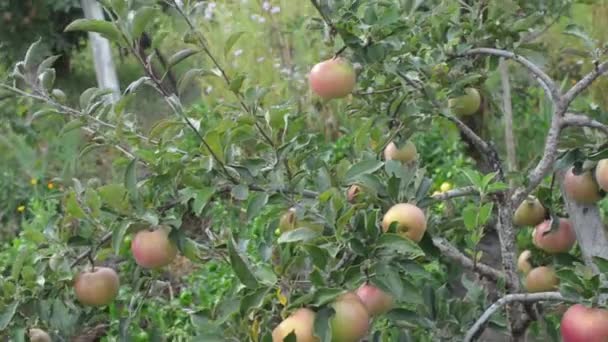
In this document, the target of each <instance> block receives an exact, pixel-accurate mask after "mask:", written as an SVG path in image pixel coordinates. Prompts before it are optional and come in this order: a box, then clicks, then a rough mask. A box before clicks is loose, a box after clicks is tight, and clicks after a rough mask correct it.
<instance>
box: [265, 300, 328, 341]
mask: <svg viewBox="0 0 608 342" xmlns="http://www.w3.org/2000/svg"><path fill="white" fill-rule="evenodd" d="M314 323H315V313H314V311H312V310H310V309H306V308H301V309H298V310H296V311H294V312H293V313H292V314H291V315H290V316H289V317H287V318H286V319H285V320H283V322H281V323H280V324H279V325H278V326H277V327H276V328H274V330H273V331H272V342H283V339H285V337H287V336H288V335H289V334H291V333H292V332H294V334H295V335H296V341H297V342H318V341H319V339H318V338H317V337H315V336H314Z"/></svg>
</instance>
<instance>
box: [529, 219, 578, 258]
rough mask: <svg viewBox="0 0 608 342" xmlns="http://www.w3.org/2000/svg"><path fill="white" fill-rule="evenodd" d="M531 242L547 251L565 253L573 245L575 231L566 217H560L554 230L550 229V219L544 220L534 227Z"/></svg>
mask: <svg viewBox="0 0 608 342" xmlns="http://www.w3.org/2000/svg"><path fill="white" fill-rule="evenodd" d="M532 242H533V243H534V245H535V246H536V247H538V248H539V249H542V250H543V251H545V252H547V253H550V254H556V253H565V252H568V251H569V250H570V249H571V248H572V246H574V243H575V242H576V233H575V232H574V228H573V227H572V223H570V220H568V219H565V218H560V219H559V227H558V228H557V229H556V230H555V231H551V220H546V221H544V222H542V223H541V224H539V225H537V226H536V228H534V231H533V232H532Z"/></svg>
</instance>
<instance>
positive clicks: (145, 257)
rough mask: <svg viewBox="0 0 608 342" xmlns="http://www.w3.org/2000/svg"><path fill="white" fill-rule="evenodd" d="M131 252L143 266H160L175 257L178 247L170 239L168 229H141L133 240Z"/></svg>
mask: <svg viewBox="0 0 608 342" xmlns="http://www.w3.org/2000/svg"><path fill="white" fill-rule="evenodd" d="M131 253H132V254H133V257H134V258H135V262H137V264H138V265H140V266H141V267H144V268H160V267H164V266H167V265H169V264H170V263H171V262H172V261H173V259H175V257H176V256H177V247H175V244H174V243H173V242H172V241H171V240H170V239H169V231H168V230H166V229H163V228H159V229H156V230H153V231H148V230H141V231H139V232H138V233H137V234H136V235H135V237H134V238H133V241H132V242H131Z"/></svg>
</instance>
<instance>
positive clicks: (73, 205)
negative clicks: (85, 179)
mask: <svg viewBox="0 0 608 342" xmlns="http://www.w3.org/2000/svg"><path fill="white" fill-rule="evenodd" d="M65 210H66V211H67V213H68V214H69V215H71V216H73V217H75V218H79V219H82V218H85V217H86V214H85V213H84V211H83V210H82V208H81V207H80V203H78V200H77V199H76V193H75V192H74V191H70V192H69V193H68V195H67V198H66V200H65Z"/></svg>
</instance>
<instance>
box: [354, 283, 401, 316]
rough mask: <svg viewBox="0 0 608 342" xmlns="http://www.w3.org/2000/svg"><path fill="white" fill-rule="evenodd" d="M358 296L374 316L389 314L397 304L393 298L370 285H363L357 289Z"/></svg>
mask: <svg viewBox="0 0 608 342" xmlns="http://www.w3.org/2000/svg"><path fill="white" fill-rule="evenodd" d="M357 296H359V298H360V299H361V301H362V302H363V304H364V305H365V307H366V308H367V311H368V312H369V314H370V315H372V316H377V315H382V314H384V313H387V312H388V311H390V310H391V309H392V308H393V305H394V302H395V301H394V298H393V296H391V295H390V294H388V293H386V292H384V291H382V290H381V289H379V288H377V287H375V286H373V285H370V284H363V285H361V287H359V288H358V289H357Z"/></svg>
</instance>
